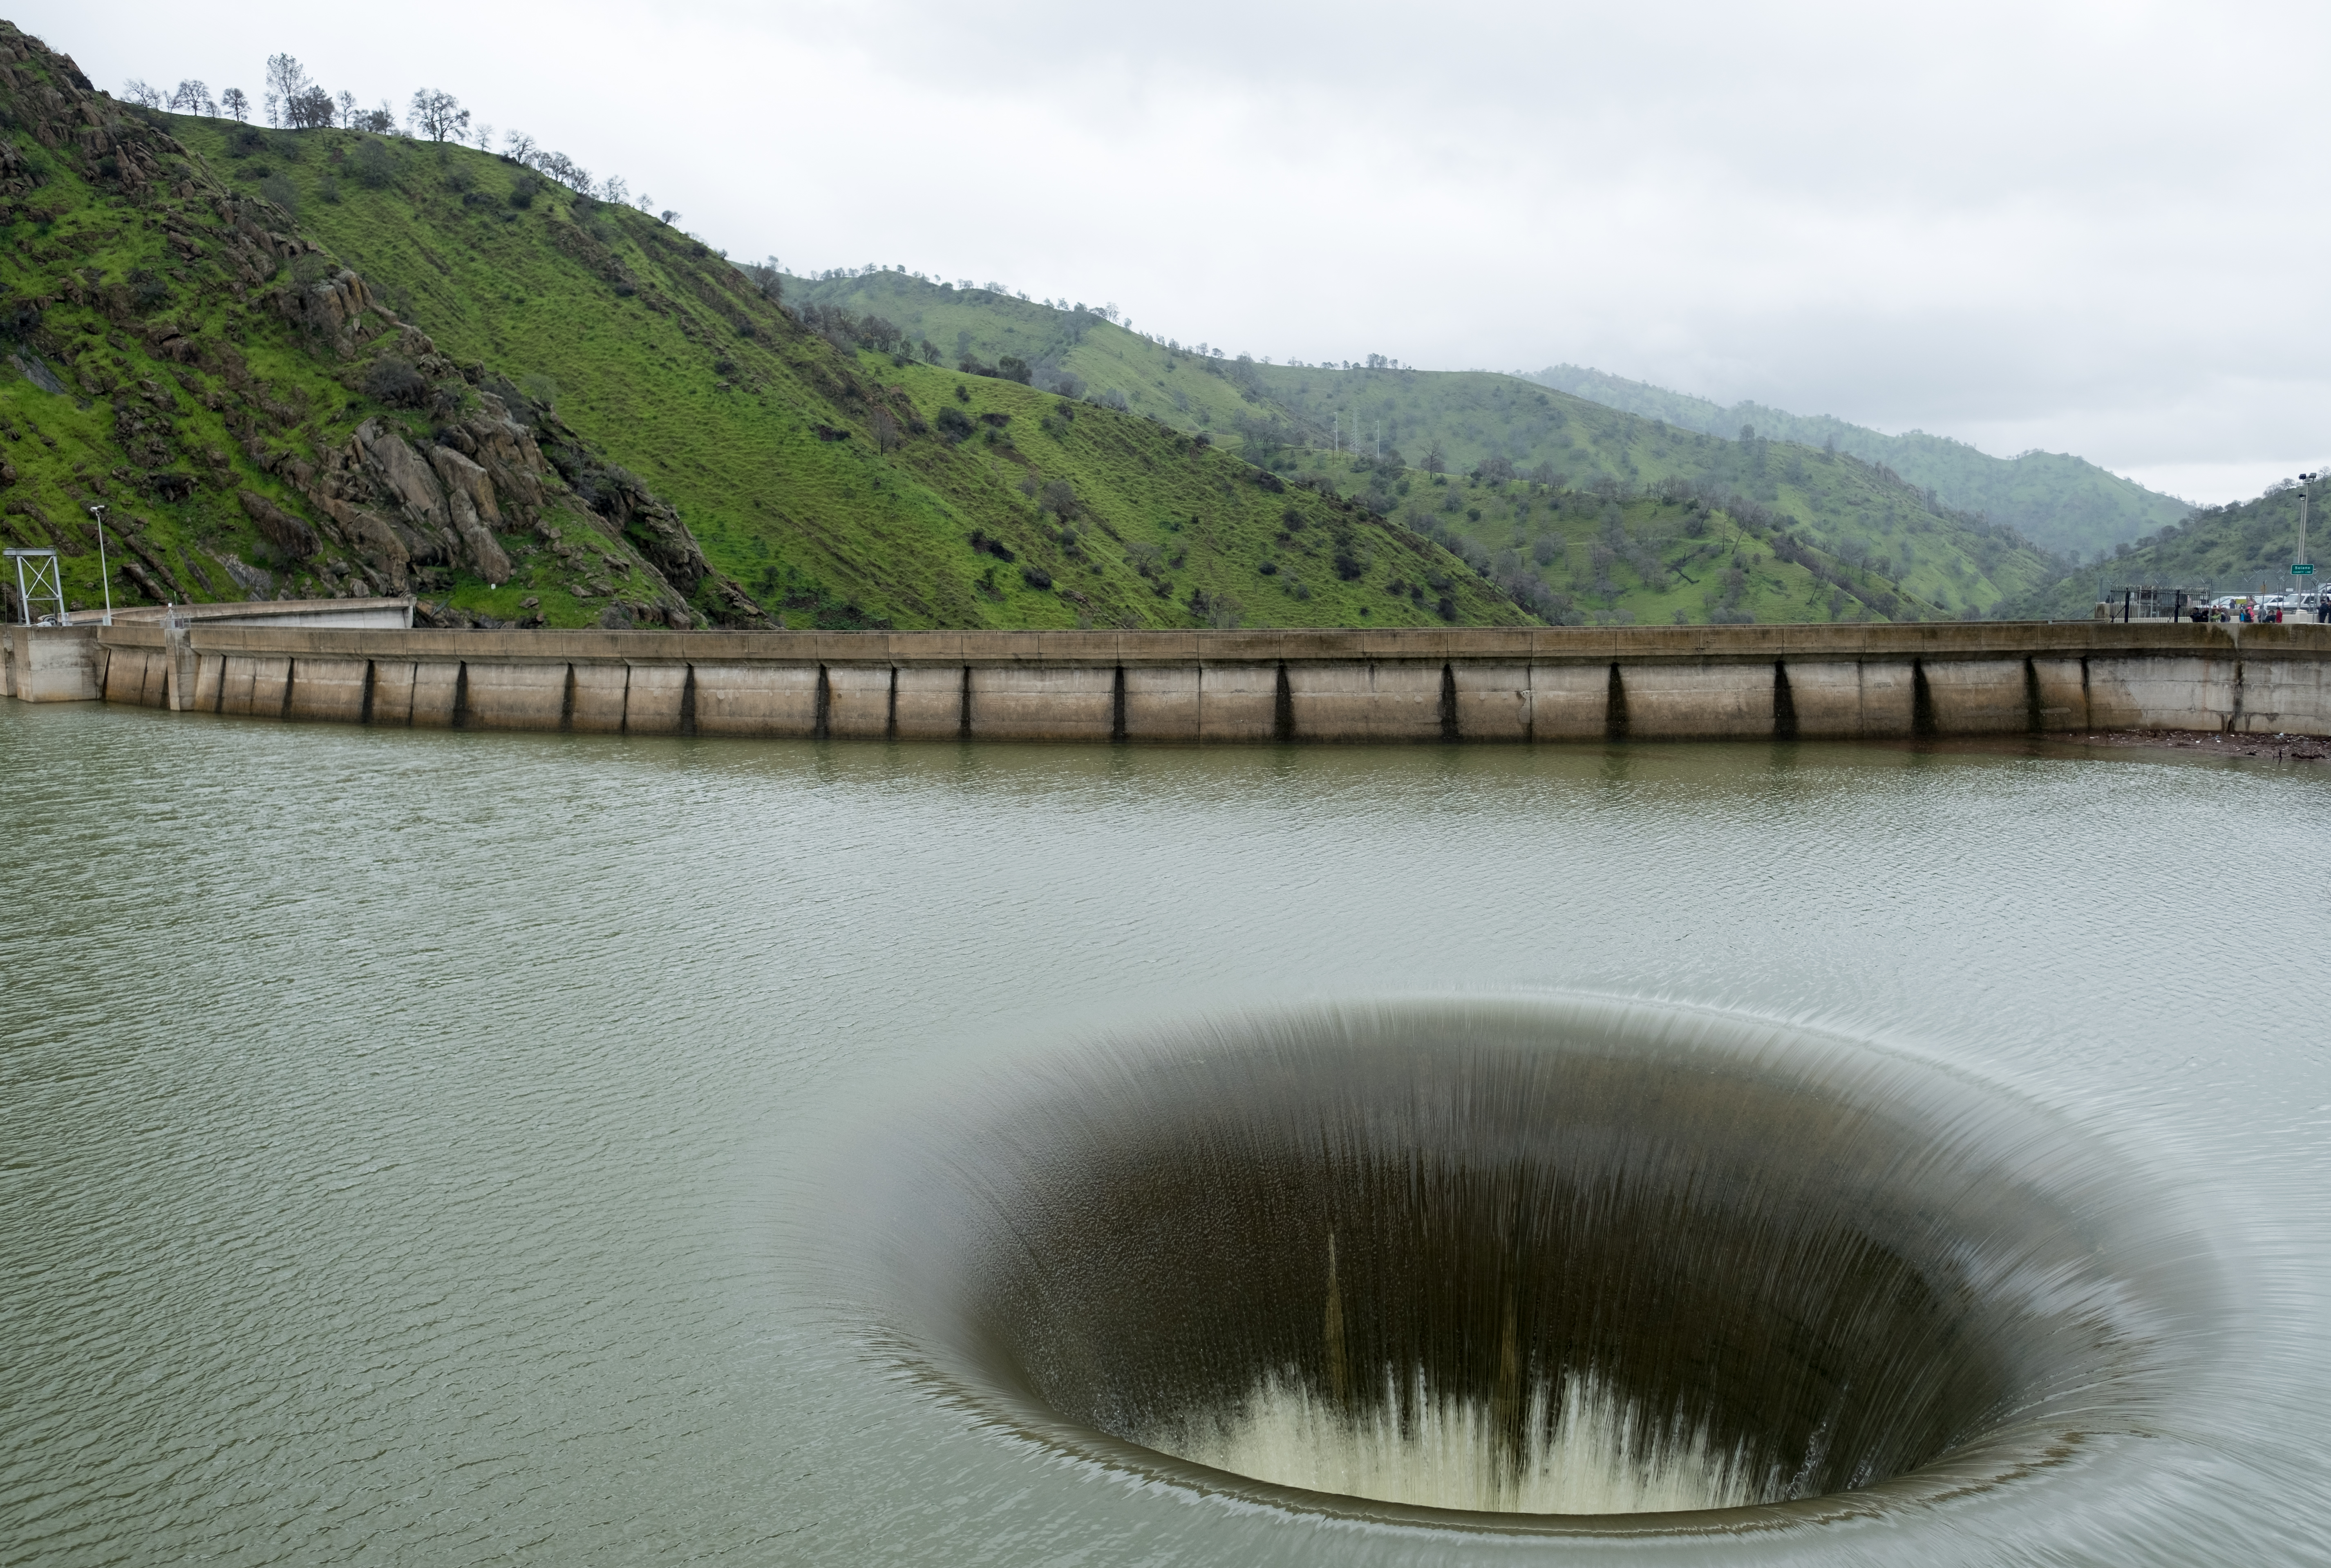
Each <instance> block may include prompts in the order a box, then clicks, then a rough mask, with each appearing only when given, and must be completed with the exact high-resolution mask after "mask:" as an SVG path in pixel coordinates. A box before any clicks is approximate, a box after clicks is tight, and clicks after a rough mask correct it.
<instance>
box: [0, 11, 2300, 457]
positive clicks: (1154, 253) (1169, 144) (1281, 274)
mask: <svg viewBox="0 0 2331 1568" xmlns="http://www.w3.org/2000/svg"><path fill="white" fill-rule="evenodd" d="M10 14H12V15H13V16H14V19H15V20H16V21H17V22H18V24H19V25H21V26H24V28H26V29H27V30H28V31H30V32H33V33H38V34H39V35H41V36H42V37H43V38H45V39H46V40H47V41H48V42H49V43H51V44H52V45H54V46H55V47H58V48H60V49H62V50H64V51H66V52H69V53H71V54H72V55H73V56H74V57H75V58H76V59H77V60H78V61H79V62H81V66H82V68H83V69H84V70H85V71H88V72H89V74H90V77H91V79H92V80H94V81H96V82H97V83H98V84H99V85H100V86H101V87H104V88H106V89H107V90H111V91H115V92H119V90H120V89H121V85H122V82H123V81H124V79H126V78H128V77H131V76H138V77H143V78H146V79H147V80H149V81H154V82H156V83H157V84H161V85H164V86H167V85H169V84H171V83H174V82H176V81H177V80H178V79H179V78H180V77H185V76H194V77H199V78H202V79H203V80H205V81H207V82H208V83H209V84H210V86H211V88H212V89H213V90H214V91H216V90H223V89H224V88H225V87H227V86H230V85H238V86H241V87H243V89H244V90H247V91H249V92H250V93H251V94H252V97H253V100H254V101H255V100H257V97H258V94H259V90H260V86H261V71H262V62H263V61H264V60H265V57H266V56H267V55H268V54H269V53H271V52H275V51H277V50H288V51H290V52H291V53H293V54H296V55H297V56H299V57H300V60H301V61H302V62H305V63H306V64H307V65H308V66H309V69H310V70H311V71H313V72H314V74H315V75H316V77H317V78H318V79H319V80H320V81H322V82H323V83H324V84H325V85H326V86H328V88H330V89H331V90H334V91H335V92H337V91H338V90H342V89H347V90H352V91H354V92H355V93H356V94H357V97H358V98H359V99H361V100H364V101H365V102H366V103H367V104H370V103H375V102H377V101H378V100H380V99H382V98H384V97H385V98H388V99H390V100H394V101H395V103H396V104H397V105H398V106H399V107H400V109H401V108H402V106H403V104H404V100H406V99H407V98H409V97H410V95H411V93H412V91H413V90H414V88H415V87H418V86H423V85H427V86H432V87H438V88H442V89H444V90H448V91H450V92H452V93H454V94H456V95H458V96H459V97H460V98H461V100H463V102H465V103H466V104H468V105H470V106H471V108H472V109H474V110H475V111H476V113H477V115H478V116H479V118H480V119H482V120H487V121H490V122H492V123H493V124H494V125H496V126H498V127H501V128H505V129H507V128H523V129H524V130H526V131H528V132H529V133H530V134H532V135H533V136H534V137H535V138H537V139H538V140H539V141H541V142H542V143H543V144H545V145H546V146H547V147H556V148H558V149H561V150H563V151H565V152H566V153H567V154H569V155H570V156H571V157H574V158H575V159H576V162H578V163H580V164H582V165H583V166H585V167H587V168H589V169H591V170H592V171H593V172H594V173H596V174H602V175H604V174H619V175H622V176H624V177H625V178H626V179H627V180H629V181H630V183H631V185H632V187H633V190H634V191H635V192H636V191H640V190H645V191H647V192H649V193H651V194H652V195H653V196H654V197H655V199H656V203H657V204H658V205H659V206H669V207H674V208H677V209H679V210H680V213H681V214H682V217H681V219H680V223H681V226H683V227H684V228H687V229H689V230H690V231H691V232H693V233H698V234H699V235H701V236H702V237H704V238H705V239H706V240H707V241H709V242H711V243H713V244H715V245H718V246H720V247H721V248H723V249H725V250H727V251H728V252H729V253H730V254H731V255H732V256H735V257H737V258H738V259H740V260H742V259H745V258H747V257H760V256H763V255H767V254H775V255H776V256H777V257H779V258H780V259H781V261H783V262H784V263H785V266H786V267H787V268H788V269H790V270H793V271H811V270H815V269H819V268H823V267H830V266H842V265H862V264H864V263H867V262H870V261H872V262H881V263H904V264H905V265H907V266H908V267H909V268H910V269H915V270H919V271H926V272H929V273H931V274H933V275H936V276H939V277H946V278H970V279H973V280H977V281H981V282H985V281H987V280H990V279H994V280H999V281H1003V282H1005V283H1008V284H1010V285H1012V286H1013V287H1014V288H1016V289H1019V290H1024V291H1025V292H1027V293H1028V294H1030V295H1031V296H1032V297H1035V298H1039V299H1042V298H1045V297H1053V298H1062V297H1065V298H1069V299H1083V300H1087V301H1090V302H1094V303H1099V302H1102V301H1114V302H1115V303H1116V304H1117V305H1118V307H1119V308H1121V309H1123V310H1124V311H1125V312H1126V313H1127V315H1128V316H1129V317H1130V318H1132V320H1133V322H1134V324H1135V325H1136V327H1137V328H1140V329H1143V330H1147V331H1154V332H1156V333H1159V334H1161V335H1170V336H1172V337H1178V338H1180V339H1182V340H1183V341H1184V342H1194V341H1198V340H1201V339H1203V340H1204V341H1206V342H1209V343H1212V344H1215V345H1219V346H1221V347H1225V348H1227V349H1229V350H1230V351H1231V352H1232V353H1239V352H1247V353H1251V354H1254V355H1256V356H1263V355H1269V356H1272V357H1273V358H1277V359H1286V358H1289V357H1296V358H1302V359H1307V360H1315V361H1316V360H1324V359H1330V358H1333V359H1346V358H1357V357H1359V356H1364V355H1366V354H1371V353H1377V354H1387V355H1390V356H1394V358H1397V359H1400V360H1403V361H1406V362H1408V363H1411V364H1414V365H1418V366H1423V367H1426V368H1428V369H1461V368H1468V367H1479V368H1489V369H1506V370H1512V369H1536V368H1538V367H1540V366H1546V365H1548V364H1552V363H1556V362H1559V361H1569V362H1573V363H1576V364H1581V365H1590V366H1597V367H1599V368H1601V369H1603V370H1608V371H1611V372H1613V373H1614V374H1617V375H1627V376H1632V377H1636V378H1638V379H1641V380H1646V381H1653V382H1657V383H1660V384H1661V385H1667V386H1671V387H1675V388H1677V389H1679V390H1681V391H1686V392H1692V393H1697V394H1701V395H1704V396H1708V397H1714V398H1717V399H1718V400H1720V401H1725V402H1729V401H1731V400H1734V399H1736V398H1755V399H1757V400H1759V401H1762V402H1765V403H1768V404H1775V405H1777V406H1780V407H1783V408H1787V409H1790V410H1793V411H1794V412H1796V413H1834V414H1838V415H1840V416H1841V417H1844V418H1847V419H1851V420H1854V421H1856V422H1859V423H1865V424H1870V425H1875V426H1877V427H1879V429H1882V430H1888V431H1900V430H1906V429H1910V428H1913V427H1916V428H1919V429H1924V430H1928V431H1933V432H1938V433H1942V434H1947V435H1953V436H1956V437H1959V438H1960V439H1962V440H1965V441H1970V442H1974V443H1975V444H1976V445H1978V446H1980V447H1982V448H1983V449H1984V450H1985V451H1992V452H1995V453H1998V454H2001V455H2003V456H2005V455H2012V454H2013V453H2015V452H2017V451H2023V450H2025V449H2027V448H2031V447H2041V448H2044V449H2047V450H2050V451H2072V452H2077V453H2079V454H2080V455H2082V456H2084V457H2088V458H2089V459H2091V460H2093V461H2098V462H2100V463H2103V464H2104V465H2106V466H2107V467H2108V468H2111V469H2114V470H2117V471H2119V472H2122V473H2126V474H2130V475H2133V476H2135V477H2136V478H2137V479H2139V480H2143V481H2145V482H2146V483H2148V484H2152V485H2155V486H2156V487H2157V488H2160V489H2166V490H2169V491H2171V492H2172V493H2174V494H2178V495H2183V496H2186V497H2188V498H2190V499H2199V500H2205V501H2216V500H2224V499H2234V498H2237V497H2247V496H2250V495H2254V494H2256V493H2257V492H2258V491H2259V490H2260V489H2263V488H2264V487H2265V486H2266V485H2267V484H2269V483H2270V482H2272V481H2273V480H2277V479H2279V478H2281V477H2283V476H2286V475H2288V474H2291V473H2294V472H2296V471H2298V470H2300V469H2302V468H2312V467H2314V466H2315V465H2316V464H2317V461H2320V460H2322V459H2324V458H2325V457H2326V456H2331V356H2326V353H2325V352H2324V350H2325V347H2326V344H2325V337H2326V326H2331V293H2326V289H2325V287H2324V275H2325V261H2324V252H2325V240H2326V214H2327V213H2331V206H2326V201H2325V193H2324V187H2323V183H2322V180H2321V177H2320V176H2321V173H2322V169H2323V162H2324V160H2323V157H2322V150H2323V148H2324V147H2325V146H2326V134H2325V129H2326V125H2325V122H2326V115H2331V93H2326V90H2325V85H2324V82H2323V80H2322V78H2321V76H2320V74H2319V71H2320V66H2321V64H2322V63H2324V62H2326V44H2331V6H2324V5H2319V4H2318V5H2241V4H2212V5H2199V4H2188V5H2180V6H2165V5H2143V4H2132V3H2130V0H2119V3H2117V4H2113V5H2071V4H2053V3H2050V0H2016V3H2015V4H2012V5H2010V4H1985V3H1982V0H1978V3H1975V4H1959V5H1948V6H1946V5H1930V6H1926V7H1891V8H1887V7H1875V6H1871V5H1867V4H1860V5H1746V4H1741V3H1738V0H1727V3H1724V4H1710V5H1699V4H1689V3H1686V4H1671V5H1661V6H1657V7H1652V6H1613V5H1598V6H1594V7H1588V6H1584V5H1492V4H1475V5H1464V4H1447V3H1443V4H1440V5H1432V6H1398V7H1394V6H1378V5H1366V4H1344V5H1332V6H1311V5H1301V6H1297V5H1280V6H1272V5H1254V4H1236V5H1232V4H1222V3H1220V0H1185V3H1184V4H1180V5H1166V6H1155V5H1153V6H1107V5H1061V4H1040V3H1013V0H986V3H985V4H977V5H966V4H961V3H959V0H958V3H954V4H946V5H939V4H917V3H905V0H893V3H883V0H852V3H850V4H785V3H783V0H780V3H778V4H775V5H767V4H762V5H742V4H721V3H717V0H663V3H661V4H660V5H655V6H652V7H648V6H639V5H621V6H617V5H605V4H602V3H598V0H581V3H575V0H569V3H567V4H562V5H556V6H549V5H540V6H536V5H525V4H522V3H520V4H503V5H494V6H478V5H461V6H453V5H439V4H433V3H428V0H423V3H408V4H405V5H398V6H395V7H394V8H393V9H390V10H386V11H384V10H381V9H380V8H377V7H374V8H369V9H367V8H362V7H357V8H347V7H340V8H334V7H329V6H326V7H318V6H315V5H290V4H284V3H281V0H244V3H243V4H239V5H232V6H225V5H205V6H189V5H185V4H183V0H168V3H163V0H116V3H113V4H109V5H90V4H89V3H88V0H34V3H33V4H29V5H19V6H18V7H17V8H16V9H15V10H14V12H12V13H10Z"/></svg>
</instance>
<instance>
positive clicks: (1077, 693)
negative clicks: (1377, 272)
mask: <svg viewBox="0 0 2331 1568" xmlns="http://www.w3.org/2000/svg"><path fill="white" fill-rule="evenodd" d="M0 652H5V654H6V657H5V659H0V668H4V669H5V671H6V675H7V694H8V695H15V696H22V697H24V698H28V699H31V700H44V699H45V700H54V699H71V698H84V699H87V698H100V697H101V698H103V699H104V700H106V701H109V702H122V703H139V704H144V705H146V706H148V707H155V708H171V709H179V710H185V709H192V710H195V711H200V712H205V713H224V714H242V715H253V716H259V717H271V718H285V719H308V720H337V721H341V722H347V723H357V724H374V725H413V726H430V727H453V728H474V729H520V730H576V731H590V732H598V733H630V734H655V735H670V734H694V735H708V736H710V735H725V736H794V737H808V736H865V737H875V738H880V737H890V738H897V739H929V740H953V739H958V738H979V739H1011V740H1045V741H1110V740H1120V741H1134V742H1145V741H1146V742H1163V743H1184V744H1186V743H1193V742H1223V743H1242V742H1243V743H1254V742H1271V741H1324V742H1400V741H1426V742H1431V741H1508V742H1515V741H1521V742H1527V741H1590V740H1605V739H1622V738H1635V739H1652V738H1660V739H1711V738H1731V739H1767V738H1775V737H1777V738H1784V739H1785V738H1790V737H1803V738H1805V739H1817V738H1854V737H1864V736H1867V737H1880V736H1917V735H1981V734H2011V733H2017V732H2033V731H2050V730H2079V729H2094V728H2107V727H2110V728H2123V727H2126V728H2147V729H2165V728H2177V729H2204V730H2221V731H2229V732H2240V733H2259V732H2265V733H2278V732H2279V733H2290V734H2307V735H2321V734H2325V733H2331V626H2317V625H2311V624H2308V625H2283V626H2225V625H2192V624H2185V623H2153V624H2142V623H2140V624H2119V623H2111V622H1951V623H1941V624H1920V623H1911V624H1901V625H1823V626H1675V627H1667V626H1630V627H1545V628H1526V629H1515V630H1449V631H1435V630H1418V631H1389V632H1369V631H1337V632H1302V631H1288V632H1261V631H1258V632H1209V631H1193V632H511V631H502V632H474V631H405V630H378V629H339V628H329V627H312V626H311V627H284V626H270V625H226V624H217V623H213V624H204V623H201V622H196V623H195V624H192V625H188V626H174V625H155V624H145V625H125V624H116V625H113V626H109V627H90V626H71V627H56V628H27V627H9V628H6V629H5V632H0Z"/></svg>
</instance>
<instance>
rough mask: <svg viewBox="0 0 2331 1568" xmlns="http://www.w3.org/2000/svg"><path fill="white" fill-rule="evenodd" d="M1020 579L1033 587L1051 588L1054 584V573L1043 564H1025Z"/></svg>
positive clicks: (1021, 569)
mask: <svg viewBox="0 0 2331 1568" xmlns="http://www.w3.org/2000/svg"><path fill="white" fill-rule="evenodd" d="M1020 580H1021V581H1022V582H1023V583H1025V584H1028V586H1030V587H1031V588H1049V587H1051V585H1052V574H1051V573H1050V572H1047V571H1046V570H1044V568H1043V567H1042V566H1023V567H1021V568H1020Z"/></svg>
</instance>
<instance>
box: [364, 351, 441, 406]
mask: <svg viewBox="0 0 2331 1568" xmlns="http://www.w3.org/2000/svg"><path fill="white" fill-rule="evenodd" d="M364 389H365V395H366V396H367V397H370V398H372V399H374V400H375V401H376V402H379V403H385V404H387V405H388V406H389V407H391V408H418V407H420V406H421V405H422V404H423V403H426V402H427V401H428V400H429V383H428V382H427V380H425V379H424V378H423V376H422V374H421V372H419V371H418V370H415V369H414V367H413V364H412V362H411V361H410V360H405V359H400V358H398V357H397V356H395V355H394V354H384V355H382V356H380V358H379V359H377V360H376V361H374V363H373V367H372V368H371V369H370V370H367V371H366V372H365V378H364Z"/></svg>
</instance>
